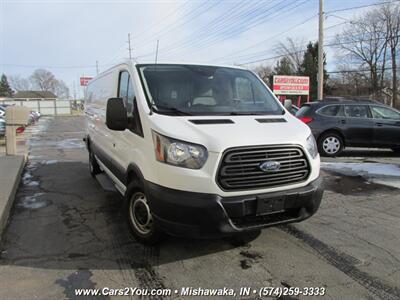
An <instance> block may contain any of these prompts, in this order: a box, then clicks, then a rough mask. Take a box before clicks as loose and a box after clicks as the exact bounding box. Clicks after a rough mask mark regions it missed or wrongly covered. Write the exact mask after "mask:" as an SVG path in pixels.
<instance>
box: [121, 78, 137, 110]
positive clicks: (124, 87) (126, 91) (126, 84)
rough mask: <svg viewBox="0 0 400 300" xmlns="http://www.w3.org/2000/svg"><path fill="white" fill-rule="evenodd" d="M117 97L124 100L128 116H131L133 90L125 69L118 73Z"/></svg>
mask: <svg viewBox="0 0 400 300" xmlns="http://www.w3.org/2000/svg"><path fill="white" fill-rule="evenodd" d="M118 97H119V98H122V99H123V100H124V104H125V107H126V112H127V114H128V117H133V99H134V98H135V91H134V89H133V85H132V82H131V77H130V75H129V73H128V72H127V71H123V72H121V74H120V75H119V87H118Z"/></svg>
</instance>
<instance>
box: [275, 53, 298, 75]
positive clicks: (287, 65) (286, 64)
mask: <svg viewBox="0 0 400 300" xmlns="http://www.w3.org/2000/svg"><path fill="white" fill-rule="evenodd" d="M274 72H275V73H276V74H277V75H295V73H296V71H295V67H294V66H293V63H292V62H291V61H290V58H289V57H287V56H284V57H282V58H281V59H280V60H278V62H277V63H276V66H275V68H274Z"/></svg>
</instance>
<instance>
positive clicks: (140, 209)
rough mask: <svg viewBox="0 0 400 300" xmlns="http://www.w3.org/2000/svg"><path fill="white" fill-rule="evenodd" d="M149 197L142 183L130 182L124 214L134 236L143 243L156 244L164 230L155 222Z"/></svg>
mask: <svg viewBox="0 0 400 300" xmlns="http://www.w3.org/2000/svg"><path fill="white" fill-rule="evenodd" d="M147 199H148V198H147V197H146V194H145V192H144V188H143V187H142V185H141V184H140V183H138V182H132V183H130V184H129V185H128V188H127V190H126V193H125V201H124V202H125V203H124V214H125V218H126V221H127V223H128V227H129V229H130V232H131V233H132V235H133V237H134V238H135V239H136V240H137V241H139V242H141V243H142V244H145V245H154V244H156V243H158V242H159V240H160V238H161V235H162V232H161V230H160V228H159V227H158V226H157V224H156V223H155V222H154V219H153V217H152V214H151V209H150V205H149V202H148V200H147Z"/></svg>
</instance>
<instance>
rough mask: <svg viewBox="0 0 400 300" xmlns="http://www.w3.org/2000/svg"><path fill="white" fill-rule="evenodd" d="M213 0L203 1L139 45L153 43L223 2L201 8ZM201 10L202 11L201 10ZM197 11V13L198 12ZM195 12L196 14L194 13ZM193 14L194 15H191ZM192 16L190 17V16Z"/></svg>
mask: <svg viewBox="0 0 400 300" xmlns="http://www.w3.org/2000/svg"><path fill="white" fill-rule="evenodd" d="M210 1H211V0H206V1H205V2H203V3H201V4H200V5H199V6H197V7H196V8H194V9H193V10H191V11H189V12H188V13H187V14H185V15H184V16H182V18H180V19H179V20H178V21H176V22H174V23H172V24H171V25H170V26H166V27H164V28H162V29H161V30H160V31H158V32H156V33H155V34H153V35H152V36H151V37H149V38H147V39H144V40H143V41H141V42H140V44H139V45H138V47H143V46H146V45H148V44H149V43H152V42H153V41H154V40H155V39H160V38H161V37H162V36H164V35H165V34H166V33H167V32H171V31H172V30H173V29H176V28H179V27H180V26H182V25H185V24H187V23H189V22H192V21H193V20H194V19H196V18H198V17H199V16H201V15H202V14H203V13H205V12H208V11H209V10H210V9H211V8H213V7H214V6H216V5H218V4H220V3H222V2H219V1H215V2H212V3H211V6H210V7H205V9H202V10H200V8H202V7H204V6H205V5H206V4H207V3H209V2H210ZM199 10H200V11H199ZM196 11H197V13H196ZM192 14H194V15H192ZM191 15H192V16H191ZM189 16H190V18H188V17H189Z"/></svg>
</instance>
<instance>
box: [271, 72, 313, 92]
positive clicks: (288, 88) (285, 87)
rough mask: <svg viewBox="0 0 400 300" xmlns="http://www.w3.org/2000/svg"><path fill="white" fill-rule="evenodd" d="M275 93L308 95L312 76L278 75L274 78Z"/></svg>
mask: <svg viewBox="0 0 400 300" xmlns="http://www.w3.org/2000/svg"><path fill="white" fill-rule="evenodd" d="M273 90H274V94H275V95H308V94H309V91H310V78H309V77H307V76H283V75H277V76H274V79H273Z"/></svg>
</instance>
